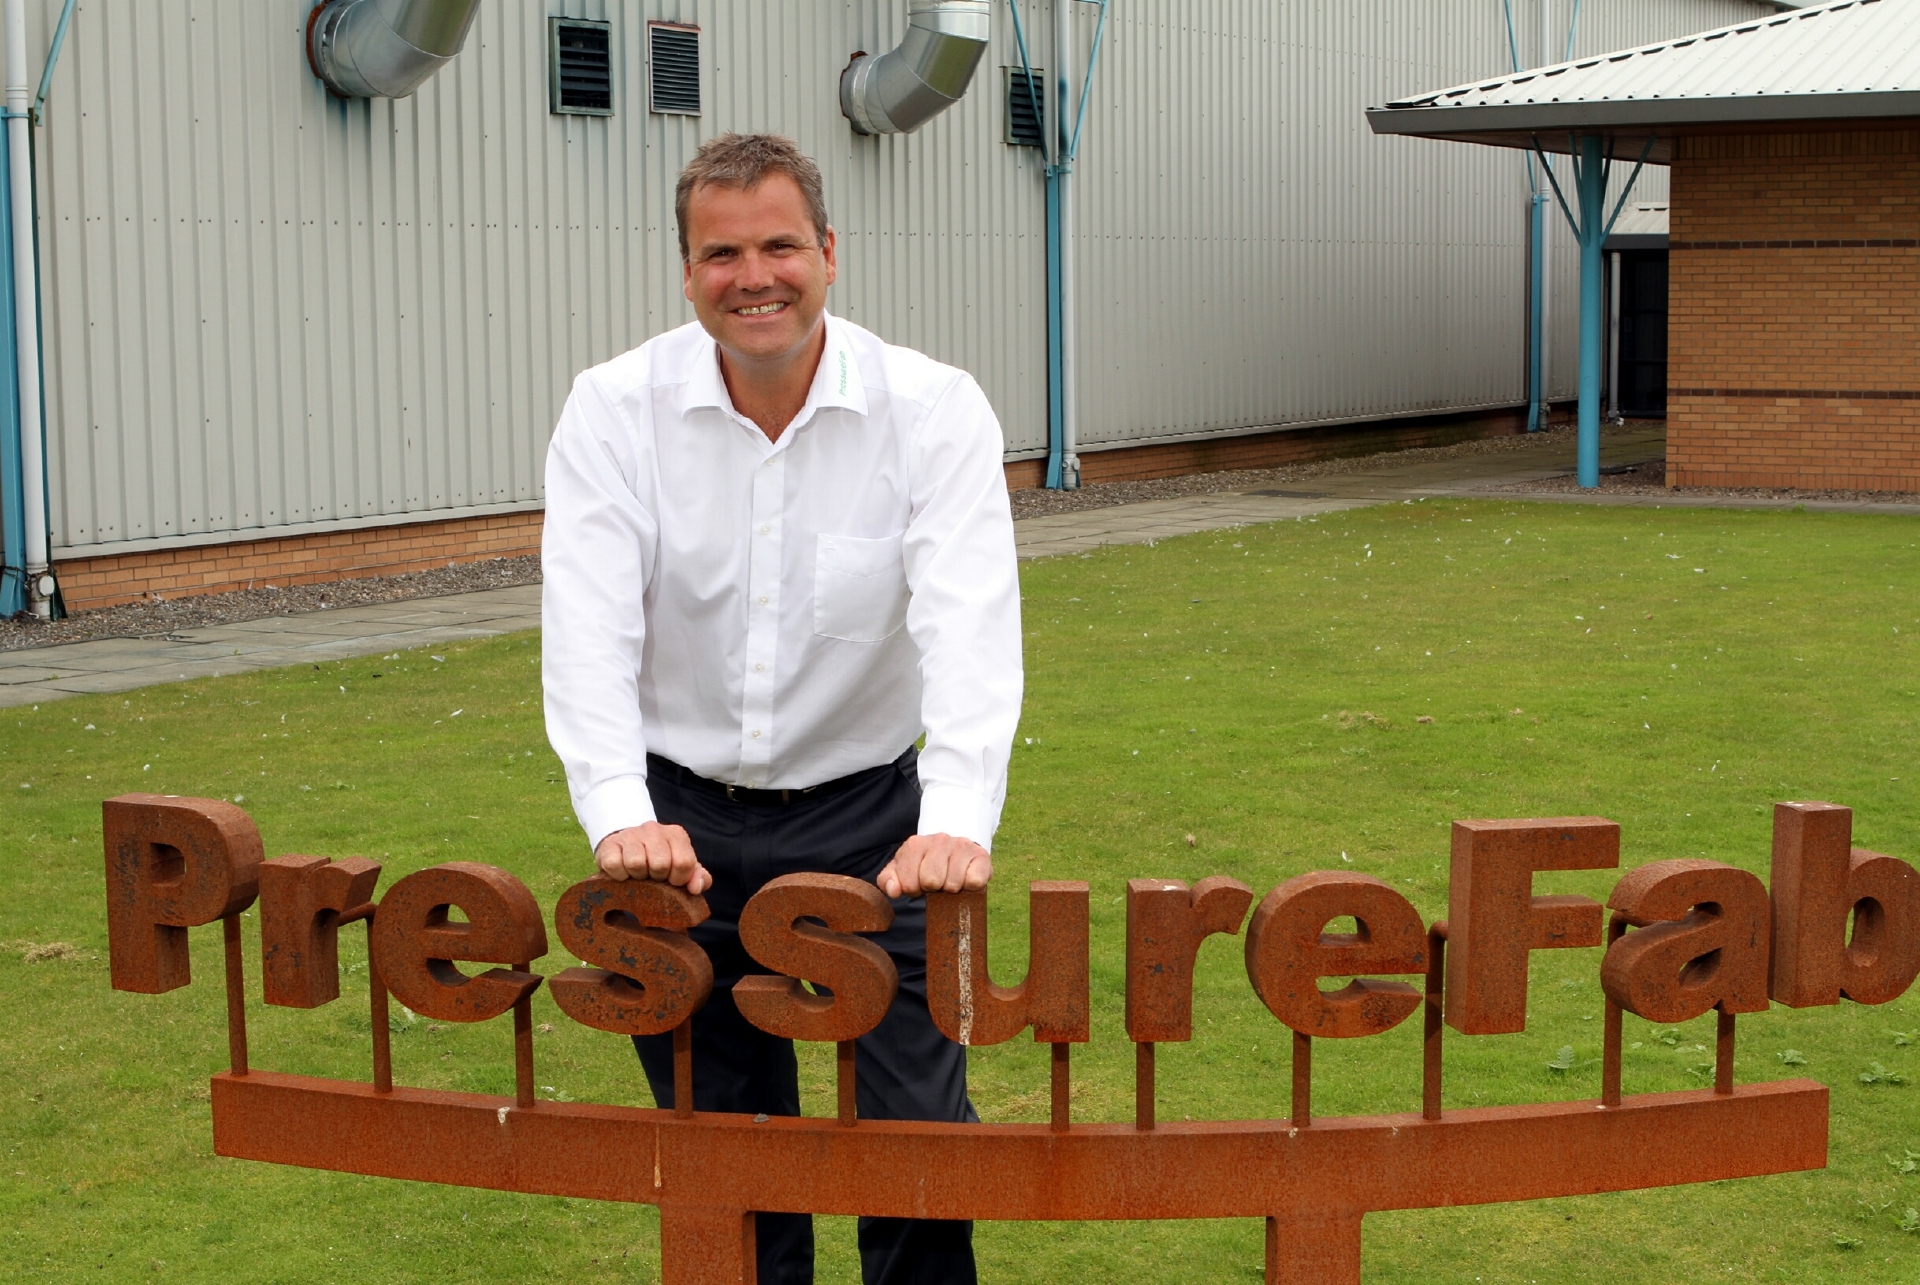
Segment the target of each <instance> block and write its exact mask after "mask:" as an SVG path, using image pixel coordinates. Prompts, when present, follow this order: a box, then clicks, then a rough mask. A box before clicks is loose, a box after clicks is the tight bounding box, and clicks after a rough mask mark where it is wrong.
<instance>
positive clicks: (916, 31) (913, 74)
mask: <svg viewBox="0 0 1920 1285" xmlns="http://www.w3.org/2000/svg"><path fill="white" fill-rule="evenodd" d="M992 16H993V6H992V2H991V0H911V3H909V4H908V6H907V36H906V39H904V40H902V41H901V42H900V47H899V48H897V49H895V50H893V51H892V52H891V53H886V54H881V55H879V56H877V57H876V56H874V55H872V54H859V55H857V56H856V57H855V58H854V60H853V61H852V62H851V63H849V64H848V65H847V69H846V70H845V71H843V72H841V73H840V112H841V114H842V115H844V116H845V117H846V118H847V119H848V120H850V121H852V122H853V128H854V132H855V133H858V134H911V133H912V132H913V131H914V130H916V129H919V128H920V127H921V126H922V125H924V124H926V123H927V122H928V121H930V120H932V119H933V118H934V117H935V116H938V115H939V114H940V113H941V112H943V111H945V110H947V108H949V107H951V106H953V105H954V104H955V103H957V102H959V101H960V97H961V95H963V94H965V93H966V92H967V86H968V85H969V84H971V83H972V81H973V69H974V68H975V67H977V66H979V65H980V58H981V56H982V55H983V54H985V53H986V52H987V40H988V37H989V36H990V35H991V33H992V25H993V24H992Z"/></svg>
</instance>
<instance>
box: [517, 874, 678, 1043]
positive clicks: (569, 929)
mask: <svg viewBox="0 0 1920 1285" xmlns="http://www.w3.org/2000/svg"><path fill="white" fill-rule="evenodd" d="M707 913H708V912H707V899H706V898H705V897H695V896H692V895H690V894H689V893H688V892H687V891H686V890H685V889H683V888H676V887H674V886H673V885H672V884H668V883H660V882H658V881H656V880H652V879H621V880H614V879H607V878H604V877H602V876H600V875H595V876H594V877H593V878H591V879H586V880H583V881H582V882H580V883H576V884H575V885H573V887H571V888H569V889H567V890H566V891H565V892H564V893H562V894H560V900H559V902H558V903H556V904H555V906H554V908H553V926H554V927H555V928H556V929H558V930H559V932H560V944H561V945H563V946H565V947H566V948H567V949H568V950H570V951H572V952H573V953H574V954H575V955H577V956H579V957H580V958H581V959H584V960H586V961H587V963H589V964H591V965H595V967H591V968H569V969H567V970H565V971H564V972H561V973H557V974H555V975H554V976H553V977H552V978H550V979H548V982H547V988H548V989H549V990H550V991H551V992H552V994H553V1002H554V1003H556V1004H558V1005H559V1006H560V1011H561V1012H563V1013H565V1014H566V1015H567V1016H568V1017H571V1018H572V1019H573V1020H574V1021H576V1022H579V1023H580V1024H581V1025H583V1026H591V1027H593V1028H594V1029H595V1030H598V1031H612V1032H613V1033H614V1034H616V1035H658V1034H660V1033H661V1032H662V1031H670V1030H672V1029H673V1028H674V1027H676V1026H678V1025H680V1023H682V1022H684V1021H686V1020H687V1018H689V1017H691V1016H693V1014H694V1011H695V1010H697V1009H698V1008H699V1007H700V1006H701V1005H702V1004H704V1003H706V1002H707V996H708V995H710V994H712V993H713V961H712V960H710V959H708V958H707V952H706V951H704V950H702V949H700V947H699V946H697V945H695V944H694V943H693V941H692V939H690V938H689V937H688V936H687V929H689V928H691V927H693V926H694V925H695V924H697V923H700V922H701V921H702V920H704V919H705V918H706V917H707Z"/></svg>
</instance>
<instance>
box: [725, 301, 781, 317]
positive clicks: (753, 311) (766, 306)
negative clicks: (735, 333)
mask: <svg viewBox="0 0 1920 1285" xmlns="http://www.w3.org/2000/svg"><path fill="white" fill-rule="evenodd" d="M786 306H787V305H786V304H784V303H763V304H761V305H760V306H758V307H756V308H739V309H736V310H735V311H737V312H738V313H739V314H740V315H741V316H743V317H764V316H766V315H767V314H768V313H770V312H778V311H780V310H781V309H782V308H784V307H786Z"/></svg>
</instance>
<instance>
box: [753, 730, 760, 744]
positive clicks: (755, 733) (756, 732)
mask: <svg viewBox="0 0 1920 1285" xmlns="http://www.w3.org/2000/svg"><path fill="white" fill-rule="evenodd" d="M753 739H754V740H756V741H757V740H759V739H760V729H759V728H757V727H756V728H754V729H753Z"/></svg>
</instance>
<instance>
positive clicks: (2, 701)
mask: <svg viewBox="0 0 1920 1285" xmlns="http://www.w3.org/2000/svg"><path fill="white" fill-rule="evenodd" d="M539 627H540V586H539V585H537V584H536V585H521V586H519V587H517V588H513V589H481V590H479V591H477V592H475V593H460V594H452V595H449V596H448V597H445V598H414V599H411V600H409V601H406V602H386V603H380V604H377V605H375V606H371V607H341V608H334V609H329V610H326V611H310V612H306V613H304V614H302V615H298V616H272V617H269V618H267V619H265V620H249V621H246V622H244V623H242V624H238V625H209V626H207V627H206V628H203V629H187V630H182V631H181V632H180V633H177V634H168V635H167V636H165V637H163V638H103V639H101V640H100V641H98V642H80V643H63V644H61V645H60V646H57V647H31V648H27V649H25V650H22V651H0V708H5V707H7V706H11V705H28V704H33V703H35V702H38V701H48V700H58V699H59V698H60V697H62V696H72V695H75V694H77V693H81V692H124V691H131V690H132V689H134V688H136V687H148V686H151V685H153V684H155V683H177V682H179V681H180V680H181V679H183V678H218V677H220V676H221V675H223V674H238V673H244V672H245V671H247V670H250V669H277V668H279V667H280V666H283V665H305V664H317V663H319V662H320V661H323V660H345V659H346V658H348V657H350V656H372V655H378V654H379V653H381V652H387V651H402V650H405V649H407V648H412V647H437V646H440V645H441V644H443V643H450V642H458V641H460V640H461V639H465V638H486V637H489V636H490V635H493V634H504V633H512V632H513V631H515V630H518V629H537V628H539Z"/></svg>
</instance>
